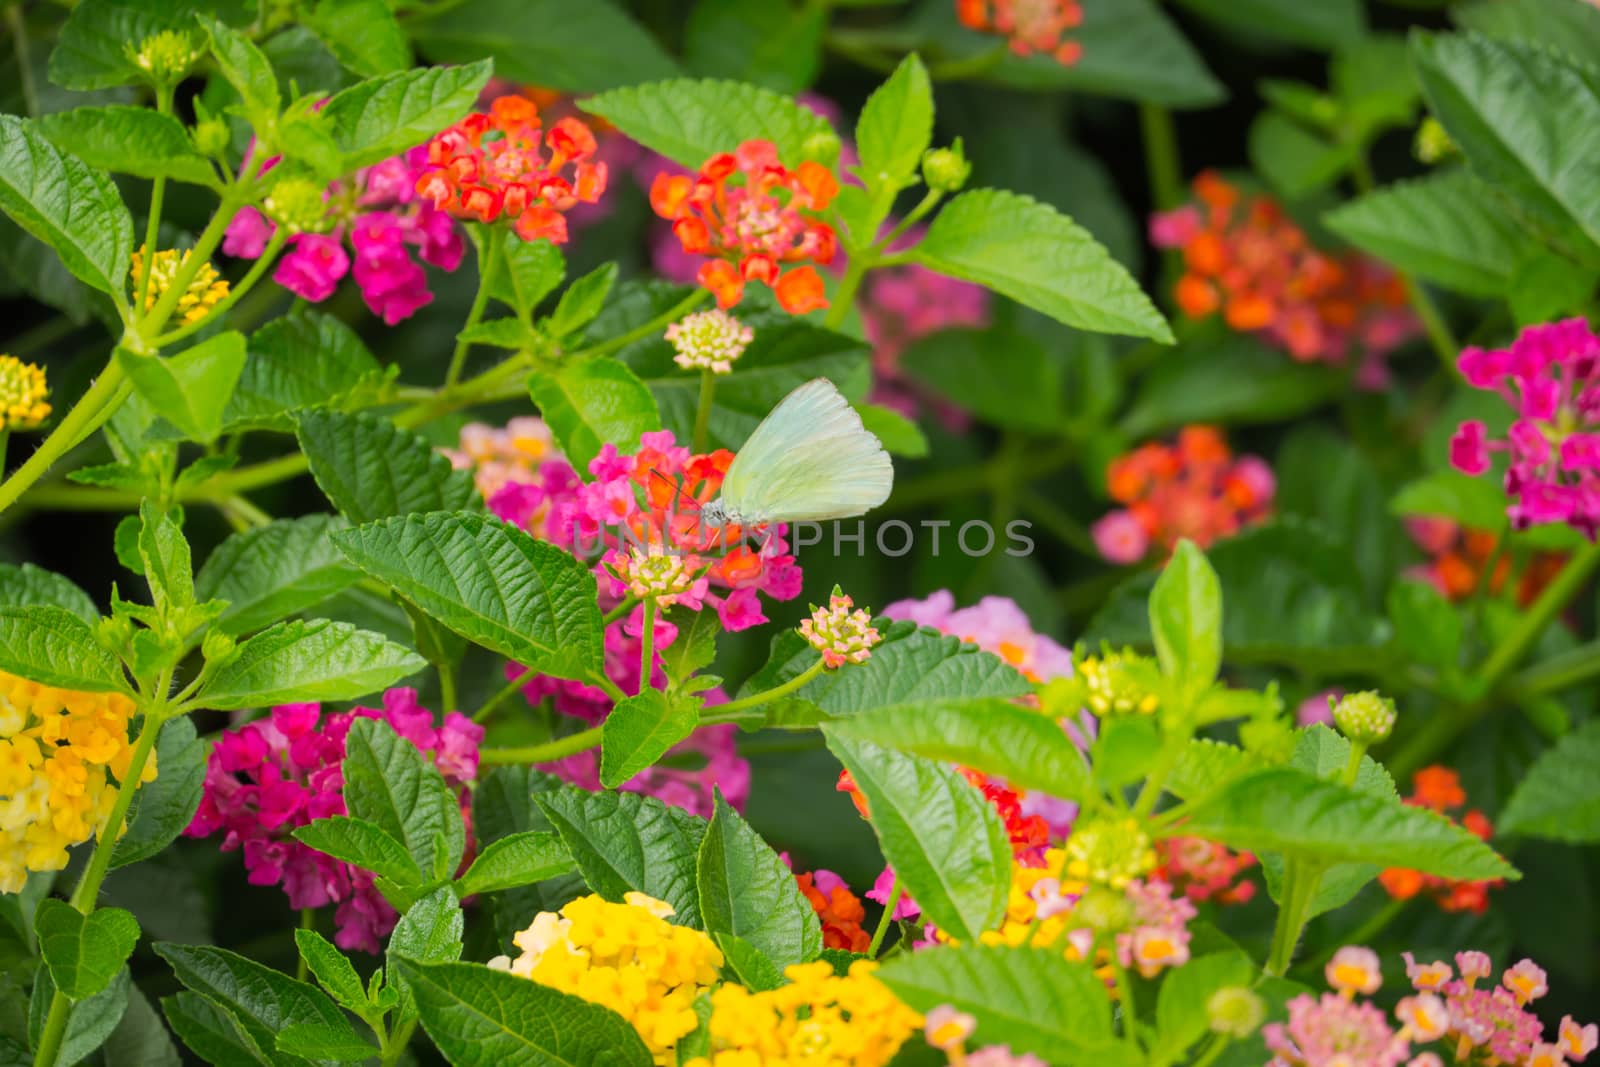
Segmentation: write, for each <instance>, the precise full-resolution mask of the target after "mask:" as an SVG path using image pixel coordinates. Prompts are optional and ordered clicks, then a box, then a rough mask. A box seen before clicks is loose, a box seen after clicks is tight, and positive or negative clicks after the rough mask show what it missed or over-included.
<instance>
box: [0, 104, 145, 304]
mask: <svg viewBox="0 0 1600 1067" xmlns="http://www.w3.org/2000/svg"><path fill="white" fill-rule="evenodd" d="M0 211H4V212H5V213H6V214H7V215H9V216H11V218H12V219H13V220H15V222H16V223H17V225H18V226H21V227H22V228H23V229H24V230H27V231H28V232H29V233H31V234H33V236H35V237H37V238H38V239H39V240H41V241H43V242H44V243H45V244H47V245H49V246H50V247H51V248H52V249H53V250H54V251H55V254H56V255H57V256H59V257H60V259H61V263H62V265H63V266H65V267H66V268H67V270H68V271H70V272H71V273H72V275H73V277H75V278H77V279H78V280H79V281H81V282H83V283H84V284H86V285H89V286H91V287H93V288H95V289H98V290H100V291H101V292H102V293H116V294H119V295H120V294H121V293H122V284H123V280H124V279H125V278H127V276H128V259H129V257H130V256H131V255H132V254H133V218H132V216H130V215H129V214H128V209H127V207H126V206H124V205H123V203H122V196H121V194H120V193H118V192H117V186H116V183H115V182H113V181H112V180H111V178H110V177H109V176H108V175H105V174H102V173H100V172H99V171H97V170H95V169H94V168H92V167H90V166H89V165H88V164H86V163H84V162H83V161H82V160H81V159H78V158H77V157H76V156H73V155H71V154H70V153H66V152H62V151H61V150H60V149H58V148H56V146H55V145H53V144H51V143H50V142H49V140H48V139H47V138H46V137H45V135H44V134H43V133H42V132H41V131H40V130H39V128H38V127H37V126H36V125H34V124H33V123H32V122H29V121H28V120H27V119H21V118H18V117H17V116H15V115H0Z"/></svg>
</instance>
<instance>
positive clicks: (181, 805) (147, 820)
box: [111, 715, 206, 869]
mask: <svg viewBox="0 0 1600 1067" xmlns="http://www.w3.org/2000/svg"><path fill="white" fill-rule="evenodd" d="M144 729H149V726H148V725H146V726H145V727H144ZM156 767H157V768H158V769H159V771H160V773H159V774H157V775H156V780H155V781H153V782H146V783H145V784H144V785H142V786H140V787H139V792H138V793H136V794H134V798H133V803H134V807H133V811H132V812H131V813H130V814H129V816H128V824H127V825H128V829H127V832H126V833H124V834H123V835H122V836H121V837H119V838H118V839H117V843H116V846H115V847H114V848H113V849H112V852H111V866H112V868H113V869H115V868H117V867H126V866H127V865H128V864H130V863H138V862H139V861H140V860H147V859H149V858H150V857H151V856H154V855H156V854H157V853H159V852H161V851H162V850H163V849H165V848H166V847H167V846H168V845H170V844H172V842H174V841H176V840H177V839H178V835H179V834H181V833H183V831H184V830H185V829H186V828H187V827H188V826H189V823H190V822H191V821H193V819H194V813H195V812H196V811H197V810H199V808H200V799H201V797H202V796H203V795H204V793H205V779H206V744H205V742H204V741H201V740H200V738H199V736H198V735H197V734H196V733H195V729H194V722H193V720H192V719H190V718H189V717H188V716H186V715H185V716H181V717H179V718H175V719H169V720H168V721H166V722H164V723H162V724H161V733H160V734H159V735H158V736H157V737H156Z"/></svg>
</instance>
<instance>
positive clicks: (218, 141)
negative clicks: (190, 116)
mask: <svg viewBox="0 0 1600 1067" xmlns="http://www.w3.org/2000/svg"><path fill="white" fill-rule="evenodd" d="M189 139H190V140H191V141H193V142H194V147H195V151H197V152H199V153H200V154H201V155H203V156H210V157H212V158H214V159H216V158H221V156H222V154H223V153H224V152H226V151H227V150H228V146H229V145H230V144H232V143H233V133H232V131H230V130H229V129H228V124H227V123H226V122H224V121H223V120H222V119H205V120H203V121H201V122H197V123H195V125H194V129H193V130H191V131H189Z"/></svg>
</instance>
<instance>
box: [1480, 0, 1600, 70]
mask: <svg viewBox="0 0 1600 1067" xmlns="http://www.w3.org/2000/svg"><path fill="white" fill-rule="evenodd" d="M1450 17H1451V18H1452V19H1453V20H1454V21H1455V23H1456V24H1457V25H1458V26H1460V27H1461V28H1462V29H1466V30H1472V31H1474V32H1476V33H1481V34H1483V35H1484V36H1485V37H1493V38H1495V39H1496V40H1500V41H1525V42H1528V43H1530V44H1541V45H1544V46H1546V47H1548V48H1555V49H1559V50H1560V51H1562V52H1565V53H1566V54H1567V55H1569V56H1571V57H1572V58H1574V59H1577V60H1584V61H1588V62H1593V61H1594V58H1595V57H1596V56H1600V10H1596V9H1595V7H1594V6H1593V5H1591V4H1568V3H1565V2H1564V0H1474V2H1472V3H1465V4H1459V5H1457V6H1456V7H1454V8H1452V9H1451V11H1450Z"/></svg>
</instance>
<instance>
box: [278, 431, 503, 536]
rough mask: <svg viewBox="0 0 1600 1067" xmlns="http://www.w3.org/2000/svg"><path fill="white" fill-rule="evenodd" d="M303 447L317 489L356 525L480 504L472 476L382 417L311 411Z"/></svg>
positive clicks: (301, 432)
mask: <svg viewBox="0 0 1600 1067" xmlns="http://www.w3.org/2000/svg"><path fill="white" fill-rule="evenodd" d="M299 438H300V447H301V448H302V449H304V451H305V454H306V460H307V461H308V462H309V463H310V465H311V474H312V476H313V477H314V478H316V480H317V485H319V486H321V487H322V491H323V492H324V493H326V494H327V495H328V499H329V500H331V501H333V505H334V507H336V508H338V509H339V511H340V512H341V513H343V514H344V515H346V516H347V517H348V518H349V519H350V520H351V521H352V522H370V521H371V520H373V519H384V518H388V517H389V516H391V515H405V514H409V513H411V512H417V511H456V510H459V509H462V508H466V507H468V506H471V505H472V504H474V503H475V502H476V501H477V500H478V499H479V497H478V490H477V486H476V485H475V484H474V483H473V480H472V474H471V472H470V471H458V470H455V469H454V468H452V467H451V466H450V461H449V460H448V459H447V458H445V457H444V456H443V455H440V454H439V453H438V452H436V451H435V450H434V449H433V447H432V446H431V445H429V444H428V442H427V441H426V440H424V439H423V438H422V437H419V436H418V435H417V434H414V433H412V432H411V431H409V430H402V429H401V428H400V427H398V426H396V425H395V424H394V423H392V422H390V421H389V420H388V419H385V418H381V417H379V416H376V415H365V414H346V413H344V412H337V411H307V412H304V413H302V414H301V416H300V430H299Z"/></svg>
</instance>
